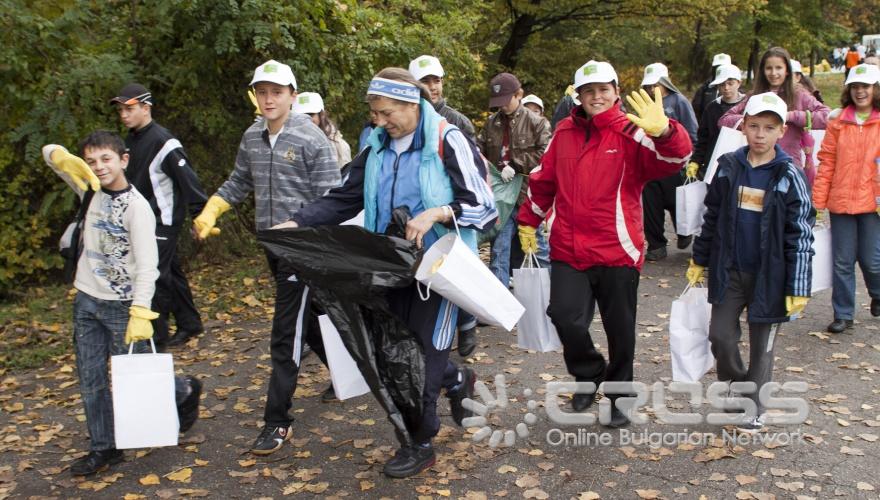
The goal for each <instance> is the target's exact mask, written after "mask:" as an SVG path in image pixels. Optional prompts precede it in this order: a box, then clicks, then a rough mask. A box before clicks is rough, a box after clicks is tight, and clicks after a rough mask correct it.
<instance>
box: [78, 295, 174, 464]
mask: <svg viewBox="0 0 880 500" xmlns="http://www.w3.org/2000/svg"><path fill="white" fill-rule="evenodd" d="M129 307H131V301H130V300H102V299H98V298H95V297H92V296H91V295H88V294H85V293H83V292H77V294H76V298H75V299H74V301H73V344H74V347H75V349H76V371H77V373H78V375H79V386H80V389H79V390H80V394H81V395H82V400H83V406H84V407H85V411H86V426H87V427H88V429H89V436H90V438H91V447H90V449H91V450H93V451H100V450H111V449H114V448H116V438H115V437H114V434H113V399H112V397H111V393H110V365H109V359H110V356H113V355H118V354H126V353H128V346H127V345H126V344H125V329H126V328H127V327H128V317H129V313H128V308H129ZM134 352H136V353H144V352H152V351H151V348H150V343H149V342H137V343H135V345H134ZM187 390H188V387H187V383H186V382H185V381H184V380H183V379H182V378H180V377H175V379H174V392H175V398H176V400H177V402H178V403H179V402H180V401H182V400H183V398H184V397H186V395H187Z"/></svg>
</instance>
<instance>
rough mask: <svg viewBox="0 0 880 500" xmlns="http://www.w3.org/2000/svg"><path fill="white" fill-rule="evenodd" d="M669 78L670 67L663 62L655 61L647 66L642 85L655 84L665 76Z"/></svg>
mask: <svg viewBox="0 0 880 500" xmlns="http://www.w3.org/2000/svg"><path fill="white" fill-rule="evenodd" d="M664 76H665V77H666V78H669V68H667V67H666V65H665V64H663V63H654V64H649V65H647V66H645V77H644V78H642V85H641V86H642V87H644V86H645V85H654V84H655V83H657V82H659V81H660V79H661V78H663V77H664Z"/></svg>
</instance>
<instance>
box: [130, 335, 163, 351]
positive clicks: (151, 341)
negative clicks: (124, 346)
mask: <svg viewBox="0 0 880 500" xmlns="http://www.w3.org/2000/svg"><path fill="white" fill-rule="evenodd" d="M150 347H152V348H153V354H157V353H156V344H155V343H153V337H150ZM133 353H134V342H130V343H129V344H128V354H133Z"/></svg>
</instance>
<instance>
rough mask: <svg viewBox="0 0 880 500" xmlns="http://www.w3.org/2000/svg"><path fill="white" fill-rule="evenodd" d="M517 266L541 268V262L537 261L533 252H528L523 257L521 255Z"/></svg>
mask: <svg viewBox="0 0 880 500" xmlns="http://www.w3.org/2000/svg"><path fill="white" fill-rule="evenodd" d="M519 267H521V268H524V269H535V268H537V269H542V267H541V262H540V261H538V257H537V256H536V255H535V253H534V252H528V253H527V254H526V255H525V257H523V261H522V264H520V266H519Z"/></svg>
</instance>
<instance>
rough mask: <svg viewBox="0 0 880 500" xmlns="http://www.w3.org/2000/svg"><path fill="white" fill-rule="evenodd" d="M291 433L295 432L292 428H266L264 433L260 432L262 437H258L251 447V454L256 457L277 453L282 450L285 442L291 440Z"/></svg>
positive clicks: (268, 426)
mask: <svg viewBox="0 0 880 500" xmlns="http://www.w3.org/2000/svg"><path fill="white" fill-rule="evenodd" d="M291 432H293V428H292V427H291V426H287V427H273V426H271V425H266V426H264V427H263V431H262V432H260V435H259V436H257V440H256V441H254V444H253V446H251V453H253V454H254V455H270V454H272V453H275V452H276V451H278V450H279V449H280V448H281V445H282V444H284V442H285V441H287V440H288V439H290V433H291Z"/></svg>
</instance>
